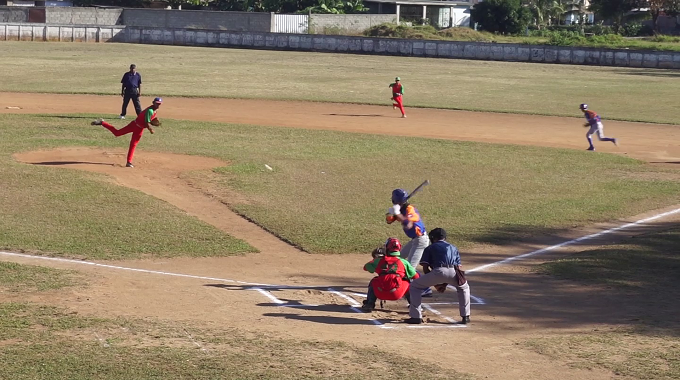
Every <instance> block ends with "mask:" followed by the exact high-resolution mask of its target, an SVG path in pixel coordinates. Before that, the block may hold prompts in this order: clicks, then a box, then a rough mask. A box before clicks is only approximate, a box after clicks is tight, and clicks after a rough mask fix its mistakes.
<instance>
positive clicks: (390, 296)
mask: <svg viewBox="0 0 680 380" xmlns="http://www.w3.org/2000/svg"><path fill="white" fill-rule="evenodd" d="M400 251H401V243H400V242H399V240H398V239H395V238H389V239H387V242H385V256H378V257H376V258H374V259H373V260H372V261H370V262H368V263H366V265H364V270H365V271H367V272H369V273H375V274H377V275H378V276H376V277H373V279H372V280H371V282H370V283H369V284H368V294H367V295H366V300H365V301H364V304H363V305H362V306H361V308H362V309H363V310H365V311H371V310H373V309H375V301H376V300H378V299H381V300H385V301H396V300H398V299H401V298H402V297H406V301H408V303H409V304H410V303H411V301H410V298H409V287H410V282H411V280H414V279H416V278H418V277H419V275H418V272H416V270H415V268H413V266H412V265H411V264H410V263H409V262H408V261H406V260H405V259H402V258H401V257H400V255H401V254H400Z"/></svg>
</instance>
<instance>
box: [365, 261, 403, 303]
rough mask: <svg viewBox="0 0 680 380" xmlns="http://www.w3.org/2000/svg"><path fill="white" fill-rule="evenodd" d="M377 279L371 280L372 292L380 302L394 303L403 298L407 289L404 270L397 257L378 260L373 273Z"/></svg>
mask: <svg viewBox="0 0 680 380" xmlns="http://www.w3.org/2000/svg"><path fill="white" fill-rule="evenodd" d="M375 273H376V274H378V277H376V278H375V279H373V282H372V284H373V291H374V292H375V295H376V297H378V299H381V300H386V301H395V300H398V299H400V298H402V297H403V296H404V294H406V292H407V291H408V289H409V283H408V281H404V280H403V278H404V277H406V268H405V267H404V263H402V262H401V260H400V259H399V257H395V256H388V257H385V258H383V259H382V260H380V262H379V263H378V267H377V268H376V271H375Z"/></svg>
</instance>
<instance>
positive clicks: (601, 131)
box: [586, 122, 605, 141]
mask: <svg viewBox="0 0 680 380" xmlns="http://www.w3.org/2000/svg"><path fill="white" fill-rule="evenodd" d="M595 132H597V138H598V140H600V141H602V139H603V138H605V137H604V126H603V125H602V123H601V122H598V123H597V124H596V125H591V126H590V129H589V130H588V133H586V136H587V137H588V138H590V136H592V135H593V133H595Z"/></svg>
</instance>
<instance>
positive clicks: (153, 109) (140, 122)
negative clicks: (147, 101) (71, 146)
mask: <svg viewBox="0 0 680 380" xmlns="http://www.w3.org/2000/svg"><path fill="white" fill-rule="evenodd" d="M162 103H163V99H161V98H155V99H154V100H153V103H152V104H151V106H149V107H147V108H145V109H144V111H142V112H141V113H140V114H139V115H138V116H137V118H136V119H135V120H133V121H132V122H130V124H128V125H126V126H125V127H123V128H121V129H116V127H114V126H113V125H111V124H109V123H107V122H105V121H104V120H103V119H98V120H95V121H93V122H92V123H91V124H92V125H101V126H102V127H104V128H106V129H108V130H109V131H111V133H113V135H114V136H116V137H118V136H123V135H127V134H128V133H132V138H131V139H130V148H129V149H128V154H127V163H126V164H125V166H126V167H128V168H134V166H133V165H132V157H133V156H134V155H135V148H137V144H139V140H141V139H142V134H144V129H148V130H149V132H151V133H152V134H153V128H151V120H154V119H156V113H157V112H158V107H160V106H161V104H162Z"/></svg>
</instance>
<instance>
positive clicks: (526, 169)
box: [0, 115, 680, 259]
mask: <svg viewBox="0 0 680 380" xmlns="http://www.w3.org/2000/svg"><path fill="white" fill-rule="evenodd" d="M87 120H88V119H83V118H82V117H74V118H64V117H59V118H53V117H46V116H20V115H7V116H3V117H2V118H0V148H1V149H2V151H3V154H2V155H0V159H1V160H2V162H3V164H2V165H0V173H2V176H3V178H5V179H7V184H8V186H5V187H2V188H0V208H2V209H3V214H4V215H3V216H4V217H3V218H2V220H0V236H2V238H3V239H2V241H3V242H7V243H5V245H6V247H5V248H14V249H28V250H40V251H47V252H53V253H55V254H61V255H68V256H73V255H75V256H78V257H88V258H98V259H111V258H124V257H132V258H134V257H143V256H166V257H168V256H176V255H190V256H205V255H225V254H233V253H238V252H246V251H248V247H247V246H245V245H244V244H243V243H242V242H239V241H234V240H233V239H232V238H230V237H228V236H225V235H223V234H221V233H220V232H219V231H217V230H215V229H213V228H212V227H210V226H207V225H205V224H203V223H201V222H198V221H196V220H195V219H193V218H190V217H187V216H184V215H182V214H181V213H180V212H178V211H177V210H176V209H174V208H173V207H172V206H169V205H167V204H165V203H163V202H160V201H158V200H156V199H154V198H151V197H149V196H146V195H144V194H141V193H139V192H136V191H134V190H129V189H124V188H121V187H118V186H115V185H113V184H110V183H109V182H107V181H106V180H105V179H104V177H103V176H98V175H94V174H86V173H81V172H76V171H69V170H66V171H65V170H55V169H54V168H50V167H39V166H29V165H24V164H19V163H16V162H14V161H13V159H12V158H11V154H12V153H14V152H19V151H28V150H35V149H42V148H49V147H54V146H101V147H114V146H118V147H123V148H124V147H125V146H126V144H127V142H126V140H123V139H114V138H112V136H111V135H110V134H109V133H108V132H107V131H105V130H103V128H101V127H93V126H89V125H87V124H88V123H87ZM165 123H166V126H165V127H163V128H164V129H163V130H162V132H160V133H156V134H155V135H153V136H151V135H149V136H145V137H144V139H143V141H142V143H141V145H140V149H144V150H154V151H163V152H174V153H182V154H191V155H202V156H209V157H216V158H221V159H223V160H225V161H229V162H231V165H230V166H227V167H222V168H217V169H215V170H214V172H213V173H211V174H209V175H205V173H204V174H200V175H197V177H201V178H203V180H204V181H211V182H213V184H216V185H217V187H218V188H220V187H222V188H225V187H228V188H231V189H234V190H236V191H237V192H238V193H239V194H242V196H243V197H244V198H245V199H246V202H242V203H234V204H232V207H233V208H234V209H235V210H237V211H238V212H239V213H242V214H244V215H247V216H248V217H249V218H251V219H253V220H255V221H256V222H257V223H259V224H261V225H262V226H264V227H266V228H267V229H268V230H270V231H272V232H274V233H275V234H277V235H279V236H281V237H284V238H286V239H287V240H289V241H291V242H293V243H294V244H296V245H298V246H300V247H302V248H303V249H305V250H307V251H309V252H317V253H346V252H366V251H367V250H370V248H371V247H373V246H374V245H375V244H376V241H379V240H381V239H383V238H385V237H387V236H390V235H392V236H395V235H397V236H399V235H400V234H401V231H400V228H399V227H398V226H390V225H387V224H385V223H384V219H383V215H384V214H385V210H386V209H387V207H388V206H389V205H390V202H389V196H390V192H391V189H393V188H396V187H402V186H403V187H407V188H413V187H415V186H416V185H417V183H404V181H403V180H400V177H401V173H404V172H409V173H419V175H418V176H417V178H433V179H434V178H436V181H437V186H431V187H430V188H428V189H427V191H426V192H424V193H423V194H422V195H421V196H419V197H418V198H414V204H415V205H416V206H417V207H418V208H419V209H420V211H421V212H422V213H423V215H424V218H425V221H426V223H427V225H428V226H429V228H434V227H435V226H443V227H446V228H447V229H449V230H450V231H451V232H450V236H451V240H452V241H454V242H456V243H457V244H459V245H461V246H462V247H467V246H470V245H471V244H474V243H479V242H482V243H509V242H511V241H516V240H522V239H524V238H529V237H530V236H533V235H535V234H536V233H541V232H546V233H549V232H556V231H559V230H561V229H568V228H571V227H573V226H578V225H584V224H589V223H592V222H597V221H606V220H610V219H612V218H616V217H621V216H627V215H634V214H636V213H640V212H644V211H646V210H650V209H654V208H658V207H661V206H666V205H668V204H672V203H673V202H674V201H675V199H676V195H677V193H678V191H680V182H679V181H677V180H673V178H676V177H672V176H667V177H668V179H659V178H664V177H665V173H669V169H663V168H659V167H650V166H647V165H644V164H643V163H641V162H640V161H636V160H633V159H629V158H625V157H621V156H616V155H607V154H601V155H592V154H589V152H585V151H583V152H581V151H574V150H567V149H553V148H538V147H524V146H512V145H496V144H483V143H472V142H455V141H443V140H433V139H412V138H403V137H388V136H376V135H362V134H350V133H341V132H332V131H311V130H301V129H283V128H268V127H257V126H241V125H223V124H214V123H196V122H184V121H171V120H166V121H165ZM119 124H120V123H119ZM12 125H23V126H24V127H22V128H21V129H14V128H11V126H12ZM198 131H200V133H198ZM55 136H58V137H59V138H58V139H55V138H54V137H55ZM405 150H411V151H413V152H415V153H413V154H412V158H411V159H410V160H409V161H407V162H404V161H403V160H400V159H399V157H400V154H401V153H400V152H403V151H405ZM520 152H521V154H520ZM348 157H351V159H348ZM585 158H587V159H585ZM265 163H267V164H269V165H270V166H272V167H273V168H274V170H273V171H271V172H270V171H267V170H265V169H264V164H265ZM357 168H361V170H357ZM583 173H588V175H587V176H585V175H583ZM187 176H192V174H191V173H188V174H187ZM206 178H207V179H206ZM41 183H49V184H50V187H49V190H48V191H45V188H43V187H40V186H39V184H41ZM501 183H502V184H503V185H502V186H501V185H499V184H501ZM309 194H313V196H312V197H311V198H310V197H309ZM348 194H350V196H348ZM217 195H218V196H219V194H217ZM131 209H136V210H138V212H137V213H136V214H131V213H130V212H128V210H131ZM139 210H142V211H143V212H140V211H139ZM101 215H106V217H105V218H102V217H101ZM178 230H182V231H183V233H182V235H181V236H178V235H177V234H176V231H178ZM149 231H153V233H149ZM350 236H351V237H352V238H351V239H348V237H350Z"/></svg>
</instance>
